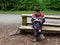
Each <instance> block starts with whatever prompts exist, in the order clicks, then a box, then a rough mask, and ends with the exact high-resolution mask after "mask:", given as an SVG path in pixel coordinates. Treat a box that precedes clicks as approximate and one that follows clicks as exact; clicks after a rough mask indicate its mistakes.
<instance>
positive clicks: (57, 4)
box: [44, 0, 60, 10]
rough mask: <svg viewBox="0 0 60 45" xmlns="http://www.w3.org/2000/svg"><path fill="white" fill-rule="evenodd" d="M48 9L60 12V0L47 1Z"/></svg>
mask: <svg viewBox="0 0 60 45" xmlns="http://www.w3.org/2000/svg"><path fill="white" fill-rule="evenodd" d="M44 3H45V6H46V8H47V9H53V10H60V0H45V1H44Z"/></svg>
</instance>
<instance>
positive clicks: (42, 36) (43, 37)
mask: <svg viewBox="0 0 60 45" xmlns="http://www.w3.org/2000/svg"><path fill="white" fill-rule="evenodd" d="M39 32H40V38H41V39H42V40H45V36H44V35H43V33H42V28H41V29H39Z"/></svg>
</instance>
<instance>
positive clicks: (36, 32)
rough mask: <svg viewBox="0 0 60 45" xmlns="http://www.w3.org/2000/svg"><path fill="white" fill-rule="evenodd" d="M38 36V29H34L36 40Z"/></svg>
mask: <svg viewBox="0 0 60 45" xmlns="http://www.w3.org/2000/svg"><path fill="white" fill-rule="evenodd" d="M37 37H38V30H37V29H34V39H33V41H34V42H36V41H38V38H37Z"/></svg>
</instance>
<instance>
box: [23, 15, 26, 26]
mask: <svg viewBox="0 0 60 45" xmlns="http://www.w3.org/2000/svg"><path fill="white" fill-rule="evenodd" d="M26 23H27V17H24V16H23V17H22V25H26Z"/></svg>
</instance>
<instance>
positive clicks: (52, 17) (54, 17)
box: [21, 14, 60, 19]
mask: <svg viewBox="0 0 60 45" xmlns="http://www.w3.org/2000/svg"><path fill="white" fill-rule="evenodd" d="M21 16H22V17H23V16H24V17H31V16H32V14H22V15H21ZM45 18H49V19H60V16H56V15H53V16H52V15H45Z"/></svg>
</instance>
